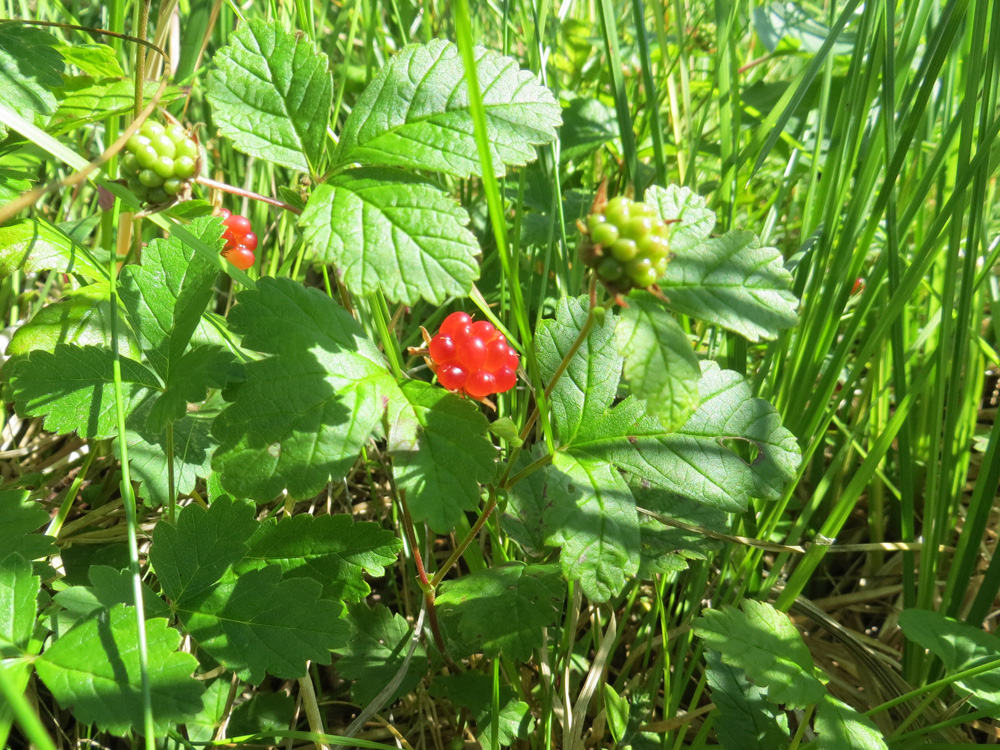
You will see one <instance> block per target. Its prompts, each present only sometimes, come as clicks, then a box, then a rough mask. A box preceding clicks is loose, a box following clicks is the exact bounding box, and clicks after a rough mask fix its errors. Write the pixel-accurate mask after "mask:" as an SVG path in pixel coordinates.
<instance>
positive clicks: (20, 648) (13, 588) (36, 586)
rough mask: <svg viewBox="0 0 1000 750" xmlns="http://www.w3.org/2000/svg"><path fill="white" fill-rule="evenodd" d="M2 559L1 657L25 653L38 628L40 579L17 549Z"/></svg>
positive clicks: (0, 597)
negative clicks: (36, 616)
mask: <svg viewBox="0 0 1000 750" xmlns="http://www.w3.org/2000/svg"><path fill="white" fill-rule="evenodd" d="M4 554H5V555H6V557H4V558H3V559H0V659H8V658H12V657H16V656H21V655H23V654H24V652H25V649H27V647H28V641H29V640H31V631H32V630H34V627H35V609H36V607H37V603H36V602H37V599H38V592H39V591H40V590H41V587H42V582H41V579H40V578H39V577H38V576H36V575H34V574H33V573H32V570H31V562H30V561H29V560H27V559H25V558H24V557H22V556H21V555H19V554H17V553H16V552H15V553H13V554H7V553H6V550H5V551H4Z"/></svg>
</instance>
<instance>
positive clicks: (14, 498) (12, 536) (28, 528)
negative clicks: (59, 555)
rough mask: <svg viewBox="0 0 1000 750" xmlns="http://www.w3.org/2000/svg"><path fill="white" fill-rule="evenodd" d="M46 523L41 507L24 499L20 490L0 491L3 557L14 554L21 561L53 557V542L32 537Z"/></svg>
mask: <svg viewBox="0 0 1000 750" xmlns="http://www.w3.org/2000/svg"><path fill="white" fill-rule="evenodd" d="M48 522H49V514H48V513H47V512H46V510H45V508H43V507H42V506H41V505H39V504H38V503H35V502H30V501H29V500H28V493H27V492H25V491H23V490H3V491H0V550H3V554H4V556H6V555H12V554H14V553H15V552H16V553H17V554H19V555H21V557H23V558H24V559H25V560H37V559H38V558H40V557H48V556H49V555H54V554H55V553H56V552H57V551H58V550H57V548H56V545H55V539H53V538H52V537H50V536H46V535H44V534H34V533H32V532H34V531H37V530H38V528H39V527H41V526H44V525H45V524H47V523H48Z"/></svg>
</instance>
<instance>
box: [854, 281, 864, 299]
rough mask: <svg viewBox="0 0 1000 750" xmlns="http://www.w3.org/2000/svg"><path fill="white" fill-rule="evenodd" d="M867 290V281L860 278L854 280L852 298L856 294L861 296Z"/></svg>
mask: <svg viewBox="0 0 1000 750" xmlns="http://www.w3.org/2000/svg"><path fill="white" fill-rule="evenodd" d="M864 290H865V280H864V279H861V278H858V279H855V280H854V286H853V287H851V296H854V295H855V294H860V293H861V292H863V291H864Z"/></svg>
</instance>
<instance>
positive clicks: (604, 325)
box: [535, 297, 622, 445]
mask: <svg viewBox="0 0 1000 750" xmlns="http://www.w3.org/2000/svg"><path fill="white" fill-rule="evenodd" d="M588 310H589V307H588V303H587V298H586V297H577V298H569V297H564V298H563V299H561V300H559V303H558V305H557V306H556V316H555V319H554V320H552V319H549V320H545V321H543V322H542V324H541V326H539V329H538V332H537V334H536V336H535V346H536V347H537V349H538V366H539V368H540V369H541V371H542V377H543V378H544V379H545V380H546V381H549V380H551V379H552V376H553V375H554V374H555V371H556V369H557V368H558V367H559V364H560V362H562V360H563V357H565V356H566V354H567V353H568V352H569V350H570V347H572V345H573V342H574V341H575V340H576V337H577V335H578V334H579V333H580V331H581V330H583V326H584V324H585V323H586V320H587V314H588ZM615 321H616V318H615V316H613V315H607V316H605V319H604V321H603V322H601V323H595V324H594V326H593V328H591V330H590V333H588V334H587V338H586V339H584V341H583V343H582V344H581V345H580V348H579V350H577V353H576V355H575V356H574V357H573V359H571V360H570V362H569V365H568V366H567V367H566V370H565V372H564V373H563V375H562V377H561V378H560V379H559V382H558V383H556V386H555V388H554V389H553V390H552V397H551V400H550V403H551V408H552V415H553V417H554V418H555V423H556V427H557V428H558V430H559V438H560V440H561V442H562V443H563V445H567V444H571V443H572V442H573V440H574V439H575V438H576V435H577V433H578V432H579V431H580V430H581V428H582V427H583V426H584V425H586V424H588V423H590V422H593V421H594V420H596V419H598V418H600V417H601V415H603V414H604V410H605V409H606V408H607V406H608V404H610V403H611V400H612V399H613V398H614V397H615V393H616V391H617V390H618V380H619V377H620V376H621V370H622V358H621V355H619V353H618V349H617V345H616V343H615Z"/></svg>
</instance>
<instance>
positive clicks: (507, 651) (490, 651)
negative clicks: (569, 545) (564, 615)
mask: <svg viewBox="0 0 1000 750" xmlns="http://www.w3.org/2000/svg"><path fill="white" fill-rule="evenodd" d="M440 592H441V593H440V594H439V595H438V596H437V598H436V599H435V606H436V607H438V616H439V617H440V618H441V620H442V621H448V620H450V619H457V620H458V630H459V632H460V633H461V635H462V638H463V640H464V641H465V642H466V643H469V644H470V645H475V646H476V647H477V648H479V649H480V650H481V651H482V652H483V653H484V654H485V655H486V656H488V657H490V658H494V657H496V656H498V655H499V654H501V653H503V655H504V656H506V657H508V658H511V659H516V660H518V661H528V660H529V659H530V658H531V653H532V651H533V650H534V649H535V648H539V647H540V646H541V645H542V642H543V640H544V635H545V628H547V627H550V626H552V625H555V624H556V622H557V621H558V619H559V616H560V613H561V612H562V600H563V597H564V596H565V592H566V584H565V583H564V582H563V580H562V578H560V576H559V571H558V568H556V566H555V565H525V564H524V563H521V562H510V563H505V564H503V565H497V566H494V567H492V568H486V569H484V570H480V571H477V572H476V573H471V574H469V575H466V576H462V577H461V578H457V579H454V580H451V581H445V582H444V583H443V584H442V585H441V589H440Z"/></svg>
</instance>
